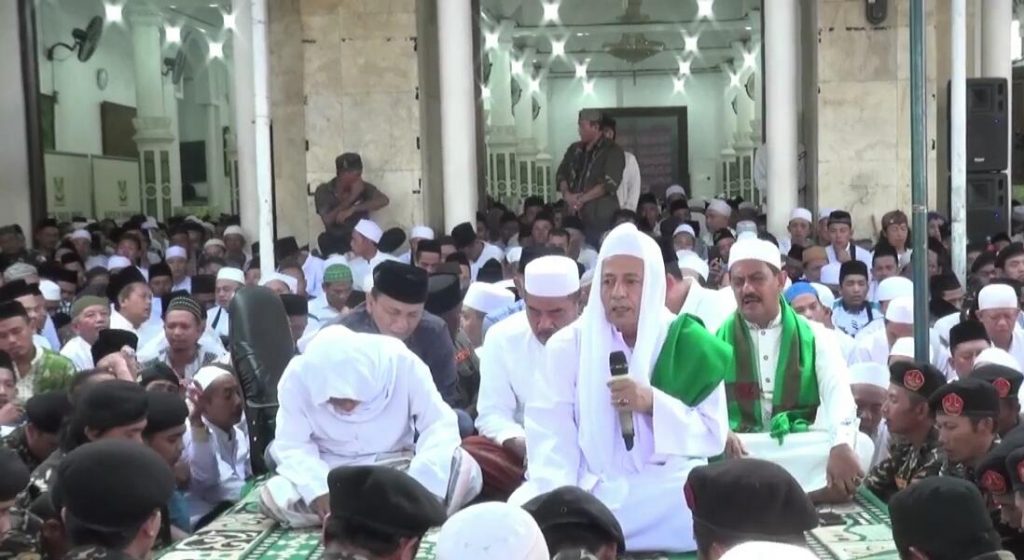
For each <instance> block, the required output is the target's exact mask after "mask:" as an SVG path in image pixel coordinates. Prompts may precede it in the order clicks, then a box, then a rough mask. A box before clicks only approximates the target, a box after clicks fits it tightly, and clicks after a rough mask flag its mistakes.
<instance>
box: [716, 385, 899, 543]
mask: <svg viewBox="0 0 1024 560" xmlns="http://www.w3.org/2000/svg"><path fill="white" fill-rule="evenodd" d="M886 387H888V385H886ZM780 558H785V559H786V560H815V559H816V558H817V556H815V555H814V554H812V553H811V551H810V550H807V549H806V548H804V547H801V546H794V545H791V544H783V543H777V542H765V541H747V542H745V543H742V544H738V545H736V546H734V547H732V548H730V549H729V550H727V551H726V552H725V554H723V555H722V558H721V560H776V559H780Z"/></svg>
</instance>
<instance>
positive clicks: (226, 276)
mask: <svg viewBox="0 0 1024 560" xmlns="http://www.w3.org/2000/svg"><path fill="white" fill-rule="evenodd" d="M217 280H231V281H232V282H238V283H239V284H245V273H244V272H242V269H240V268H234V267H230V266H225V267H222V268H221V269H220V270H218V271H217Z"/></svg>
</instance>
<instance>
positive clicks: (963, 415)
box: [928, 378, 999, 480]
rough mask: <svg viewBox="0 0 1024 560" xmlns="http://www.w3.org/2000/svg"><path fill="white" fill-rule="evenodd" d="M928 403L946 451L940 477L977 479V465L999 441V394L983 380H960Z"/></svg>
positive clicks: (933, 394) (940, 391)
mask: <svg viewBox="0 0 1024 560" xmlns="http://www.w3.org/2000/svg"><path fill="white" fill-rule="evenodd" d="M928 406H929V407H930V408H931V410H932V414H934V415H935V425H936V426H937V427H938V429H939V446H940V447H942V452H943V453H944V454H945V459H944V460H943V462H942V467H941V468H940V469H939V476H955V477H958V478H963V479H965V480H974V479H975V476H974V473H975V470H976V469H977V467H978V464H979V463H981V460H982V459H984V458H985V456H986V455H988V452H989V451H991V450H992V448H993V447H995V445H996V444H998V443H999V434H998V433H996V417H997V416H998V415H999V394H998V393H997V392H996V390H995V388H994V387H992V385H989V384H988V383H986V382H985V381H982V380H980V379H973V378H968V379H960V380H958V381H954V382H952V383H949V384H947V385H944V386H943V387H940V388H939V389H938V390H936V391H935V392H934V393H932V396H931V397H929V399H928Z"/></svg>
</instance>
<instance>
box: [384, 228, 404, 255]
mask: <svg viewBox="0 0 1024 560" xmlns="http://www.w3.org/2000/svg"><path fill="white" fill-rule="evenodd" d="M402 243H405V232H404V231H402V228H397V227H393V228H391V229H388V230H385V231H384V233H382V234H381V235H380V241H379V242H377V250H378V251H381V252H383V253H390V252H392V251H394V250H395V249H398V248H399V247H401V246H402Z"/></svg>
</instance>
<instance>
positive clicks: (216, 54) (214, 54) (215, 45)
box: [209, 41, 224, 59]
mask: <svg viewBox="0 0 1024 560" xmlns="http://www.w3.org/2000/svg"><path fill="white" fill-rule="evenodd" d="M209 47H210V54H209V56H210V58H211V59H214V58H224V43H220V42H217V41H210V43H209Z"/></svg>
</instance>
